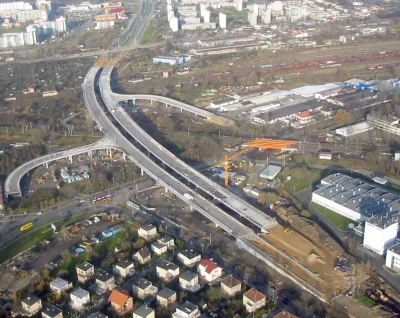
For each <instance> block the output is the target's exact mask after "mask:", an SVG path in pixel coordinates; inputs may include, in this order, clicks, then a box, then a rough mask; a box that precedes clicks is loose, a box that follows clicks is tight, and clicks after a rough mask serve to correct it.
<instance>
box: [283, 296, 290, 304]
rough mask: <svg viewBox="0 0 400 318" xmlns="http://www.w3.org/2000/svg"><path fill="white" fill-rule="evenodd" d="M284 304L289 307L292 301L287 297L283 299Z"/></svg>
mask: <svg viewBox="0 0 400 318" xmlns="http://www.w3.org/2000/svg"><path fill="white" fill-rule="evenodd" d="M282 303H283V304H285V305H287V304H289V303H290V299H289V298H287V297H284V298H283V299H282Z"/></svg>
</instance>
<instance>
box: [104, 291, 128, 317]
mask: <svg viewBox="0 0 400 318" xmlns="http://www.w3.org/2000/svg"><path fill="white" fill-rule="evenodd" d="M108 300H109V301H110V303H111V308H112V309H113V311H114V312H116V313H117V314H118V315H121V316H122V315H125V314H126V313H128V312H130V311H131V310H133V299H132V297H129V296H128V295H126V294H124V293H121V292H120V291H118V290H115V289H114V290H113V291H112V292H111V295H110V297H108Z"/></svg>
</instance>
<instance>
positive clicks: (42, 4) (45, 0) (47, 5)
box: [36, 0, 51, 11]
mask: <svg viewBox="0 0 400 318" xmlns="http://www.w3.org/2000/svg"><path fill="white" fill-rule="evenodd" d="M36 7H37V8H38V9H39V10H43V11H51V1H49V0H36Z"/></svg>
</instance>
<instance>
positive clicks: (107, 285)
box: [95, 271, 115, 291]
mask: <svg viewBox="0 0 400 318" xmlns="http://www.w3.org/2000/svg"><path fill="white" fill-rule="evenodd" d="M95 279H96V284H97V285H98V286H99V288H100V289H101V290H103V291H106V290H112V289H114V288H115V278H114V276H113V275H111V274H110V273H107V272H104V271H98V272H97V273H96V274H95Z"/></svg>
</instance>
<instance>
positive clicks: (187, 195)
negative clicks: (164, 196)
mask: <svg viewBox="0 0 400 318" xmlns="http://www.w3.org/2000/svg"><path fill="white" fill-rule="evenodd" d="M183 196H184V197H185V198H186V199H188V200H193V197H192V195H191V194H190V193H187V192H186V193H185V194H184V195H183Z"/></svg>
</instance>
